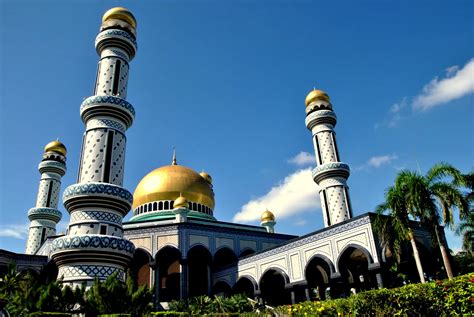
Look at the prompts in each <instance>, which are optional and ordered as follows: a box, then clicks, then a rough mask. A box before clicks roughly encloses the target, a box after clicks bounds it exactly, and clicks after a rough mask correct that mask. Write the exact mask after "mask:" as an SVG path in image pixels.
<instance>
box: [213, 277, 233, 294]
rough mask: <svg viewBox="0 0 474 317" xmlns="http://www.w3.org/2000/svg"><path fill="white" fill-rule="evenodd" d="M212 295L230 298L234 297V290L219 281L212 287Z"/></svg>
mask: <svg viewBox="0 0 474 317" xmlns="http://www.w3.org/2000/svg"><path fill="white" fill-rule="evenodd" d="M212 294H213V295H217V296H223V297H229V296H231V295H232V288H231V287H230V286H229V284H227V283H226V282H224V281H219V282H217V283H216V284H214V286H213V287H212Z"/></svg>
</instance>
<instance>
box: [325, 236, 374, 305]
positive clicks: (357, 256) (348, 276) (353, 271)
mask: <svg viewBox="0 0 474 317" xmlns="http://www.w3.org/2000/svg"><path fill="white" fill-rule="evenodd" d="M371 262H372V258H371V257H370V254H369V252H368V251H367V250H365V249H364V248H362V247H359V246H355V245H350V246H348V247H346V248H345V249H344V251H343V252H342V253H341V254H340V255H339V260H338V267H339V272H340V273H341V282H342V283H338V284H337V285H331V294H332V296H335V297H346V296H349V295H350V293H351V289H352V288H354V289H355V290H356V291H357V292H359V291H363V290H368V289H371V288H376V285H377V281H376V279H375V276H374V274H372V272H370V271H369V263H371Z"/></svg>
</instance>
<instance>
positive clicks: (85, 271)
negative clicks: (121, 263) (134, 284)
mask: <svg viewBox="0 0 474 317" xmlns="http://www.w3.org/2000/svg"><path fill="white" fill-rule="evenodd" d="M115 272H119V273H118V275H117V278H119V279H120V280H122V281H124V280H125V272H124V270H122V269H119V268H116V267H111V266H105V265H74V266H61V267H60V268H59V271H58V276H59V277H61V276H62V277H64V280H69V279H73V278H87V277H90V278H94V277H98V278H102V279H104V278H107V277H108V276H110V275H112V274H113V273H115Z"/></svg>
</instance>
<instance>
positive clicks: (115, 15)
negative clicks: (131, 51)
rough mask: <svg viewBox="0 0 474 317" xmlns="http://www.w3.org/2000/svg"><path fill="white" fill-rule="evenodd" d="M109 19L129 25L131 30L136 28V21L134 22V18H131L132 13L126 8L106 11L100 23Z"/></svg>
mask: <svg viewBox="0 0 474 317" xmlns="http://www.w3.org/2000/svg"><path fill="white" fill-rule="evenodd" d="M110 19H117V20H121V21H124V22H127V23H128V24H130V26H131V27H132V28H134V29H136V28H137V20H135V17H134V16H133V14H132V12H130V10H128V9H126V8H122V7H115V8H112V9H110V10H108V11H107V12H105V14H104V16H103V17H102V23H104V22H105V21H107V20H110Z"/></svg>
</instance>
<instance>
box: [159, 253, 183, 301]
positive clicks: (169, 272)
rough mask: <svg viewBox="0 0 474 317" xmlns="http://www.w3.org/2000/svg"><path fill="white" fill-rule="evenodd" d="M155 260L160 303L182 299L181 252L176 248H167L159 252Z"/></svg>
mask: <svg viewBox="0 0 474 317" xmlns="http://www.w3.org/2000/svg"><path fill="white" fill-rule="evenodd" d="M155 259H156V260H155V261H156V265H157V266H158V268H157V269H156V271H155V274H158V283H157V284H158V285H157V287H158V296H159V300H160V302H169V301H171V300H178V299H180V290H181V287H180V282H181V281H180V279H181V265H180V261H181V252H179V250H178V249H176V248H175V247H170V246H166V247H164V248H162V249H161V250H160V251H158V253H157V254H156V257H155Z"/></svg>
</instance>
